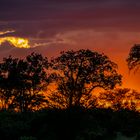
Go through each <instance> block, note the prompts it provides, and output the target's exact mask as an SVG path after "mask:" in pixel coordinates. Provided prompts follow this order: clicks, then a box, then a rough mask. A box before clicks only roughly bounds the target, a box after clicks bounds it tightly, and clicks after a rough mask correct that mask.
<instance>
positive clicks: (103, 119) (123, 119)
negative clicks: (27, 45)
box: [0, 50, 140, 140]
mask: <svg viewBox="0 0 140 140" xmlns="http://www.w3.org/2000/svg"><path fill="white" fill-rule="evenodd" d="M50 73H51V75H49V74H50ZM50 82H52V84H53V85H54V84H55V86H54V87H51V88H52V89H54V90H55V89H56V92H54V93H53V92H52V93H50V95H49V99H50V100H49V103H48V102H46V98H45V93H44V92H43V91H44V90H45V91H46V88H47V87H48V84H49V83H50ZM118 84H121V75H119V74H118V73H117V65H116V64H115V63H114V62H112V61H111V60H110V59H109V58H108V57H107V56H105V55H104V54H99V53H97V52H93V51H90V50H79V51H68V52H63V53H62V54H61V56H59V57H57V58H54V59H52V61H51V63H49V62H48V60H47V58H44V57H43V56H42V55H40V54H36V53H32V54H31V55H29V56H27V57H26V58H25V59H18V58H16V59H15V58H12V57H9V58H4V60H3V61H2V62H1V63H0V102H1V106H2V108H3V109H5V110H1V111H0V136H1V138H3V139H5V140H21V139H34V140H35V139H36V140H46V139H47V140H66V139H67V140H93V139H94V140H113V139H116V137H118V134H120V135H123V136H125V137H133V138H134V137H135V138H136V139H140V133H139V132H140V113H139V112H138V111H137V109H136V106H138V105H139V99H140V94H139V93H137V92H136V91H134V90H130V89H114V87H115V86H116V85H118ZM95 88H102V89H105V90H107V91H105V92H103V93H101V95H100V96H99V98H98V97H94V96H93V95H92V91H93V90H94V89H95ZM111 89H113V90H111ZM47 91H48V89H47ZM47 93H48V92H47ZM124 99H126V100H127V101H126V102H124ZM135 100H137V101H138V102H133V101H135ZM98 101H100V102H102V103H104V104H103V106H102V108H101V106H99V104H98ZM128 101H129V102H128ZM52 102H53V103H55V104H56V105H58V106H57V107H60V106H61V107H62V108H61V107H60V108H59V109H58V108H44V105H45V106H46V103H47V105H48V104H49V105H51V106H52V107H54V106H55V104H53V103H52ZM106 102H110V104H111V106H112V107H111V108H105V107H104V106H105V103H106ZM11 110H12V111H11ZM23 112H24V113H23ZM25 112H26V113H25Z"/></svg>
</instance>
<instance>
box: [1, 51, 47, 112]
mask: <svg viewBox="0 0 140 140" xmlns="http://www.w3.org/2000/svg"><path fill="white" fill-rule="evenodd" d="M47 68H48V60H47V58H43V56H42V55H40V54H35V53H32V54H31V55H28V56H27V57H26V59H14V58H12V57H9V58H4V60H3V62H2V63H1V64H0V76H1V80H0V89H1V96H3V99H4V100H5V99H7V100H8V101H7V100H5V101H6V104H7V103H8V104H7V108H14V109H17V110H19V111H21V112H26V111H29V110H33V109H37V108H38V107H40V106H41V105H42V104H43V103H44V102H45V96H44V95H43V93H42V91H43V90H44V89H45V88H46V86H47V85H48V79H47V73H46V69H47Z"/></svg>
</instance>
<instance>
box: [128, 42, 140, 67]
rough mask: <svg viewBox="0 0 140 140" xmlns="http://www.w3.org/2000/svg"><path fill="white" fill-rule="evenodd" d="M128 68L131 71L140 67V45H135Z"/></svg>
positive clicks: (129, 56) (129, 58)
mask: <svg viewBox="0 0 140 140" xmlns="http://www.w3.org/2000/svg"><path fill="white" fill-rule="evenodd" d="M126 61H127V63H128V67H129V69H130V70H132V69H135V70H137V69H138V68H139V66H140V45H138V44H137V45H134V46H133V47H132V48H131V50H130V52H129V55H128V58H127V60H126Z"/></svg>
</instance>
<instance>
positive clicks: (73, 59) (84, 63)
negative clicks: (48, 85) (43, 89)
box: [49, 50, 121, 108]
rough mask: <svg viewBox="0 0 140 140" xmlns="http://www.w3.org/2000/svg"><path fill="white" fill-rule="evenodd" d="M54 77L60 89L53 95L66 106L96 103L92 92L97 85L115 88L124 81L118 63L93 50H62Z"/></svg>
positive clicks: (55, 61) (53, 65)
mask: <svg viewBox="0 0 140 140" xmlns="http://www.w3.org/2000/svg"><path fill="white" fill-rule="evenodd" d="M51 62H52V69H53V71H55V73H53V74H52V79H54V81H55V82H56V86H55V87H56V91H54V92H53V93H52V94H51V95H50V96H49V99H50V100H51V101H52V102H53V103H54V104H56V106H61V107H63V108H72V107H73V106H84V107H88V106H90V107H92V106H94V105H95V102H96V99H95V98H92V96H93V95H92V92H93V90H94V89H96V88H102V89H105V90H106V89H113V88H114V87H115V86H116V85H117V84H121V75H119V74H118V73H117V65H116V64H115V63H114V62H112V61H111V60H110V59H109V58H108V57H107V56H106V55H104V54H100V53H98V52H94V51H91V50H79V51H73V50H72V51H67V52H62V53H61V55H60V56H59V57H57V58H54V59H52V61H51Z"/></svg>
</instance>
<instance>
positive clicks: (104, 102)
mask: <svg viewBox="0 0 140 140" xmlns="http://www.w3.org/2000/svg"><path fill="white" fill-rule="evenodd" d="M99 101H100V105H99V106H100V107H103V108H104V107H110V108H112V109H115V110H122V109H129V110H133V111H136V110H138V109H139V104H140V93H139V92H137V91H135V90H131V89H128V88H124V89H121V88H118V89H114V90H111V91H106V92H104V93H100V96H99Z"/></svg>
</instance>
